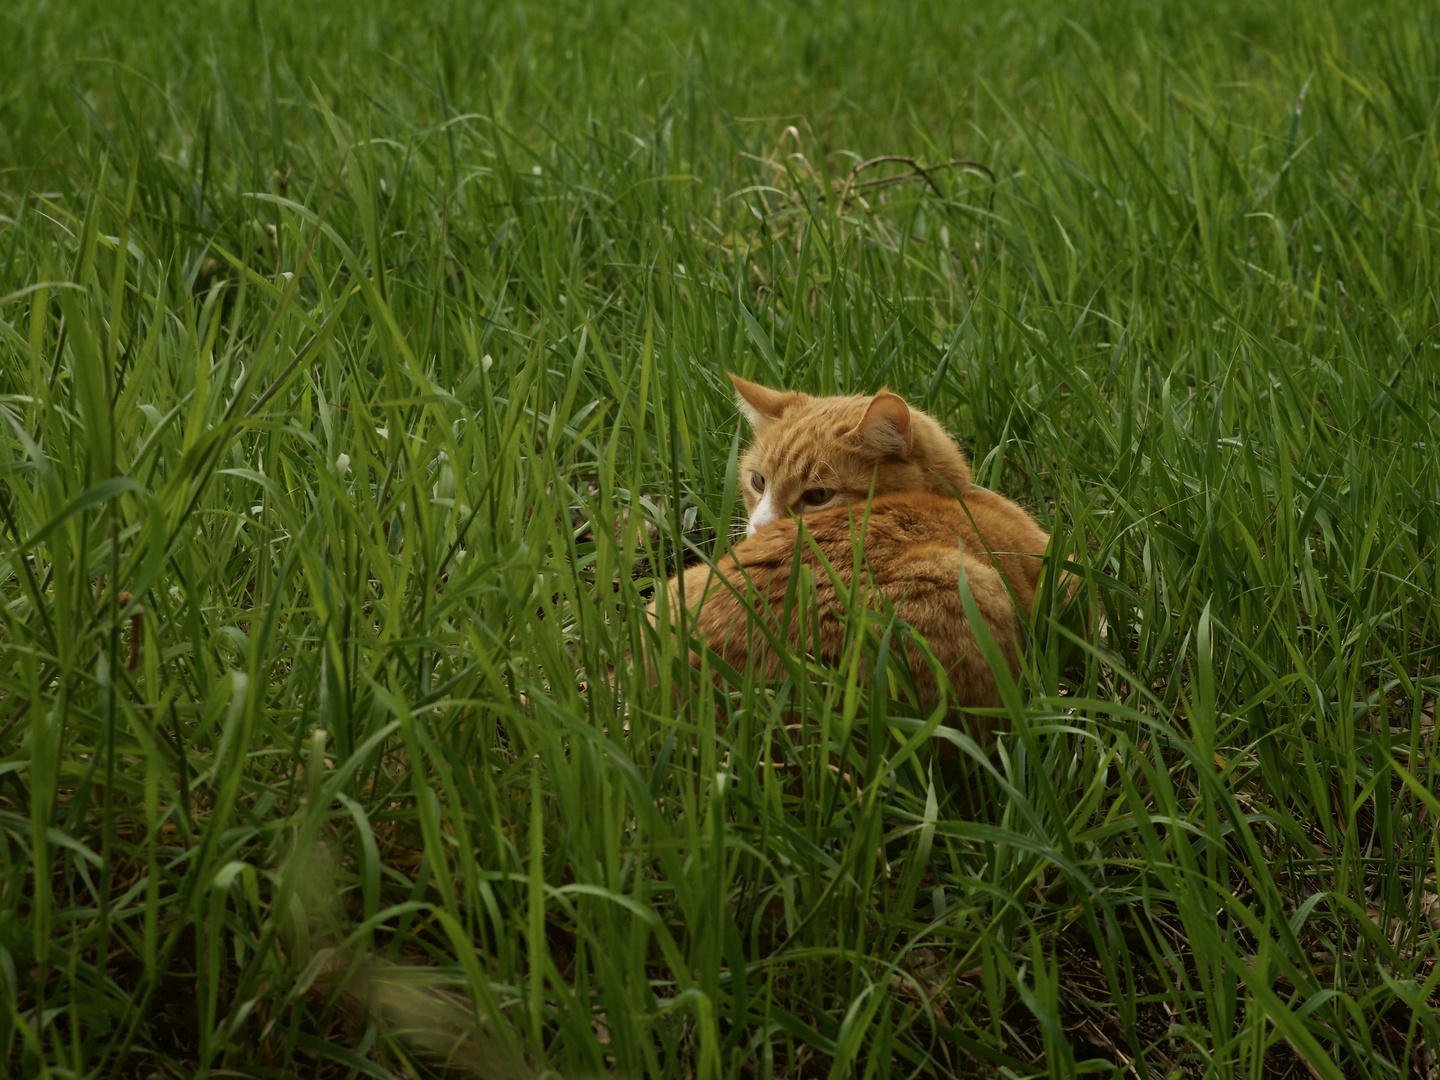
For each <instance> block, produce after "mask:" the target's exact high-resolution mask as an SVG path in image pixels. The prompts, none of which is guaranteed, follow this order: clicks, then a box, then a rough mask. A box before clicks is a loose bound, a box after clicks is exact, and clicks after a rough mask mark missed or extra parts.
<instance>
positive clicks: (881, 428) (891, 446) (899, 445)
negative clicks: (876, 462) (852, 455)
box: [854, 390, 910, 457]
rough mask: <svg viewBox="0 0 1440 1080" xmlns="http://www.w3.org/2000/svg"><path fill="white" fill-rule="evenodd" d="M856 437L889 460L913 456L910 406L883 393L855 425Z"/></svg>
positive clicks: (882, 391)
mask: <svg viewBox="0 0 1440 1080" xmlns="http://www.w3.org/2000/svg"><path fill="white" fill-rule="evenodd" d="M854 435H855V437H856V438H858V439H859V440H860V441H861V442H862V443H864V444H865V445H866V446H868V447H870V448H871V449H873V450H876V451H878V452H879V453H881V454H885V455H887V456H889V457H906V456H908V455H909V453H910V406H908V405H906V404H905V402H903V401H901V400H900V399H899V398H898V397H896V396H895V395H894V394H892V393H889V392H888V391H885V390H881V391H880V393H878V394H876V395H875V400H874V401H872V402H870V407H869V408H868V409H866V410H865V416H864V417H863V418H862V419H861V421H860V423H859V424H857V425H856V426H855V431H854Z"/></svg>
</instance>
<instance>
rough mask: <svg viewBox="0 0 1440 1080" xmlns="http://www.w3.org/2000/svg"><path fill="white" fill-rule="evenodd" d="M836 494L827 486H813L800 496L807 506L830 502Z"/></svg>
mask: <svg viewBox="0 0 1440 1080" xmlns="http://www.w3.org/2000/svg"><path fill="white" fill-rule="evenodd" d="M834 495H835V493H834V492H833V491H830V490H828V489H827V488H811V489H810V490H809V491H807V492H805V494H804V495H801V496H800V501H801V502H803V503H805V505H806V506H820V505H821V504H822V503H827V502H829V501H830V500H831V498H832V497H834Z"/></svg>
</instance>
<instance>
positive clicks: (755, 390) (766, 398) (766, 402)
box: [730, 373, 801, 432]
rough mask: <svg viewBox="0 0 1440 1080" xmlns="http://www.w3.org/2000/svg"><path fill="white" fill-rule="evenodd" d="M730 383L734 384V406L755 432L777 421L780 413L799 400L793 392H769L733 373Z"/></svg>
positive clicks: (763, 387) (798, 396) (766, 388)
mask: <svg viewBox="0 0 1440 1080" xmlns="http://www.w3.org/2000/svg"><path fill="white" fill-rule="evenodd" d="M730 381H731V382H732V383H734V384H735V394H736V404H738V405H739V406H740V411H741V412H742V413H744V414H745V419H746V420H749V421H750V426H751V427H753V428H754V429H755V430H756V431H757V432H758V431H762V430H763V429H765V428H766V427H768V426H769V424H770V422H771V421H772V420H779V419H780V415H781V413H783V412H784V411H785V410H786V409H788V408H789V407H790V406H791V405H794V404H796V403H797V402H799V401H800V398H801V395H800V394H797V393H795V392H794V391H793V390H771V389H770V388H769V387H768V386H761V385H760V384H759V383H753V382H750V381H749V380H748V379H742V378H740V376H739V375H736V374H734V373H732V374H731V375H730Z"/></svg>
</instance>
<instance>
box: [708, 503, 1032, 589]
mask: <svg viewBox="0 0 1440 1080" xmlns="http://www.w3.org/2000/svg"><path fill="white" fill-rule="evenodd" d="M802 520H803V527H804V529H805V531H806V533H808V534H809V537H810V539H811V540H813V542H814V547H811V545H810V544H809V543H807V542H806V541H805V540H804V539H803V538H801V537H800V536H799V535H798V534H799V530H800V528H801V525H800V524H799V523H798V522H796V521H794V520H787V521H779V522H776V523H774V524H773V525H770V526H768V527H767V528H765V529H762V530H760V531H759V532H758V533H756V534H755V535H754V536H752V537H750V538H749V539H747V540H745V541H743V542H742V543H740V544H739V545H737V546H736V548H735V553H734V558H735V560H736V561H737V562H738V563H739V564H740V565H742V566H745V567H751V568H757V569H759V568H772V569H780V568H782V567H784V566H787V565H789V563H790V562H791V561H792V560H793V559H794V557H795V555H796V551H797V541H799V554H800V558H801V560H802V561H804V562H812V563H813V562H816V561H818V560H817V558H816V555H815V548H818V549H819V550H820V551H821V552H822V553H823V554H824V556H825V558H826V560H827V561H829V562H830V563H832V564H834V565H836V566H838V567H842V569H843V568H845V567H848V566H849V565H850V564H851V562H852V561H853V560H852V552H853V551H854V548H855V544H856V542H857V541H863V550H864V557H865V562H866V566H867V569H868V571H869V573H870V575H871V577H872V579H873V580H874V581H876V582H877V583H878V584H888V583H890V582H892V581H893V582H901V581H912V580H936V581H940V582H944V583H948V584H950V585H952V586H953V584H954V582H955V580H956V578H957V577H958V574H959V564H960V560H961V553H962V551H963V552H964V554H965V555H968V556H970V557H972V558H975V559H977V560H983V561H987V562H994V563H995V564H996V565H997V566H998V567H999V569H1000V570H1001V572H1002V573H1004V574H1005V576H1006V577H1007V578H1009V579H1012V580H1011V584H1012V587H1017V588H1019V589H1020V592H1021V594H1022V597H1021V598H1022V602H1025V603H1026V604H1027V606H1028V602H1029V599H1030V596H1029V595H1026V594H1027V593H1029V592H1033V588H1034V583H1035V580H1036V578H1038V576H1039V573H1040V560H1039V559H1038V558H1037V556H1039V555H1042V554H1043V553H1044V552H1045V549H1046V547H1047V545H1048V543H1049V540H1050V537H1049V535H1048V534H1047V533H1046V532H1045V530H1043V529H1041V528H1040V526H1039V525H1038V524H1036V522H1035V520H1034V519H1033V518H1032V517H1031V516H1030V515H1029V514H1028V513H1026V512H1025V511H1024V510H1023V509H1022V508H1021V507H1020V506H1018V505H1017V504H1015V503H1014V502H1011V501H1010V500H1009V499H1007V498H1005V497H1004V496H1003V495H997V494H996V493H994V492H992V491H986V490H984V489H982V488H971V489H970V490H969V491H968V492H966V494H965V498H964V499H963V500H962V499H956V498H953V497H951V496H948V495H936V494H933V493H931V492H919V491H913V492H900V493H896V494H893V495H881V496H877V497H876V498H875V499H873V500H872V501H871V502H870V503H869V505H868V506H866V505H864V504H858V505H852V506H839V507H835V508H834V509H830V510H824V511H821V512H818V513H811V514H807V515H805V517H804V518H803V519H802ZM1026 585H1028V586H1029V588H1028V589H1027V588H1025V586H1026Z"/></svg>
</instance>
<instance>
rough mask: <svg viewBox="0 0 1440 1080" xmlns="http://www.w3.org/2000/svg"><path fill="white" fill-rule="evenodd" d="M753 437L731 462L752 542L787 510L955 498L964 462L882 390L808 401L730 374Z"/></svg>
mask: <svg viewBox="0 0 1440 1080" xmlns="http://www.w3.org/2000/svg"><path fill="white" fill-rule="evenodd" d="M730 381H731V382H733V383H734V384H735V390H736V393H737V394H738V395H739V403H740V411H741V413H743V414H744V416H745V418H746V419H747V420H749V421H750V426H751V427H752V428H753V429H754V431H755V438H754V440H753V441H752V442H751V443H750V446H749V447H748V448H747V449H746V451H745V453H744V454H743V455H742V456H741V458H740V490H741V492H742V493H743V494H744V496H745V509H746V511H747V512H748V514H749V516H750V524H749V527H748V528H747V530H746V532H747V533H748V534H749V535H754V533H755V531H756V530H757V529H760V528H763V527H764V526H766V525H768V524H770V523H771V522H772V521H782V520H784V518H785V517H786V514H787V512H790V511H793V512H794V513H797V514H805V513H808V512H810V511H813V510H823V509H825V508H827V507H831V506H841V505H844V504H845V503H850V502H864V501H865V499H866V497H867V496H869V495H870V494H871V492H872V490H873V492H874V494H876V495H891V494H894V493H896V492H902V491H930V492H935V493H937V494H946V493H949V494H953V495H956V496H959V495H963V494H964V493H965V491H966V490H967V489H968V488H969V487H970V465H969V463H968V462H967V461H966V460H965V455H964V454H963V453H962V452H961V451H960V447H958V446H956V445H955V440H954V439H952V438H951V437H950V436H949V435H948V434H946V432H945V429H944V428H942V427H941V426H940V425H939V424H937V423H936V422H935V421H934V420H933V419H931V418H930V417H929V416H926V415H925V414H924V413H923V412H921V411H920V410H918V409H912V408H910V406H908V405H906V404H905V402H904V401H902V400H901V399H900V398H899V397H897V396H895V395H894V394H892V393H890V392H889V391H888V390H881V391H880V393H878V394H876V395H874V396H873V397H867V396H863V395H862V396H857V397H811V396H810V395H809V394H801V393H796V392H795V391H792V390H771V389H769V388H767V387H764V386H760V385H758V384H756V383H752V382H747V381H746V380H745V379H742V378H740V377H739V376H737V375H731V376H730Z"/></svg>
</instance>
